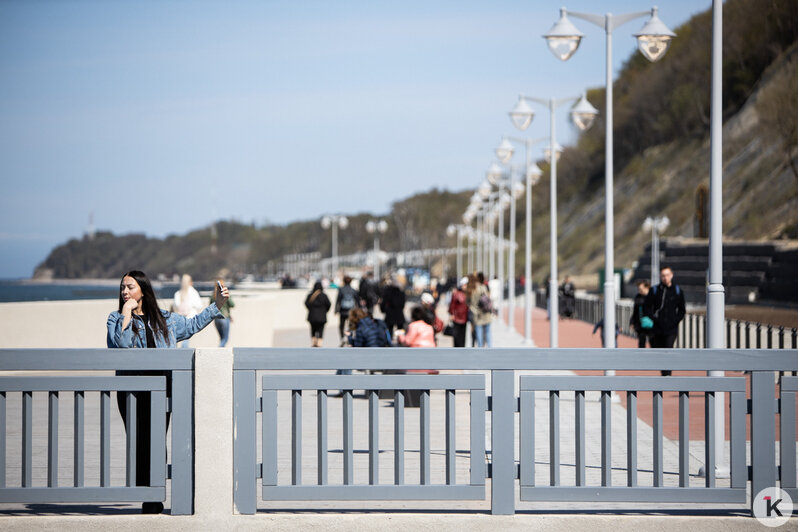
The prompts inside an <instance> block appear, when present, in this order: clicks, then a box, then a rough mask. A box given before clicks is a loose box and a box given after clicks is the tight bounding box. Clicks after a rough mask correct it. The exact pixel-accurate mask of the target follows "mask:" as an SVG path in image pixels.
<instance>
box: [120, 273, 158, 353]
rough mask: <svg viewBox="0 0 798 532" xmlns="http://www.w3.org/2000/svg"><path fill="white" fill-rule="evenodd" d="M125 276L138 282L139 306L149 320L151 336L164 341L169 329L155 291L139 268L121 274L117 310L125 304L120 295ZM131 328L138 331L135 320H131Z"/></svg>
mask: <svg viewBox="0 0 798 532" xmlns="http://www.w3.org/2000/svg"><path fill="white" fill-rule="evenodd" d="M125 277H132V278H133V279H135V280H136V282H137V283H138V284H139V288H141V308H142V309H143V310H144V318H145V319H146V320H147V321H148V322H149V324H150V327H152V334H153V336H160V337H161V338H162V339H163V340H164V342H166V341H167V339H168V338H169V329H168V328H167V326H166V319H165V318H164V317H163V314H162V313H161V309H160V308H159V307H158V300H157V299H156V298H155V291H154V290H153V289H152V283H150V279H149V278H148V277H147V274H145V273H144V272H142V271H140V270H131V271H129V272H127V273H126V274H125V275H123V276H122V280H121V281H120V282H119V312H122V307H123V306H125V298H124V297H122V285H123V283H124V281H125ZM133 330H134V331H136V332H138V327H137V325H136V320H133Z"/></svg>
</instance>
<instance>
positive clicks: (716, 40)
mask: <svg viewBox="0 0 798 532" xmlns="http://www.w3.org/2000/svg"><path fill="white" fill-rule="evenodd" d="M722 54H723V1H722V0H712V89H711V105H710V126H709V128H710V164H709V205H710V207H709V283H708V286H707V347H709V348H710V349H723V348H724V347H726V341H725V338H724V335H723V329H724V321H725V305H726V293H725V290H724V288H723V101H722V95H723V59H722ZM723 375H724V372H723V371H722V370H715V371H710V372H709V376H710V377H722V376H723ZM717 395H718V397H717V398H716V399H715V460H716V461H715V464H716V466H715V474H716V476H718V477H721V476H722V477H728V476H729V467H728V466H727V465H726V459H725V456H724V448H723V447H724V446H723V441H724V438H725V419H724V418H725V416H726V411H725V410H724V407H725V402H724V394H723V393H721V392H719V393H718V394H717ZM704 474H705V475H707V476H709V475H711V472H707V471H704Z"/></svg>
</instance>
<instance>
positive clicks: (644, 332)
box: [629, 279, 652, 349]
mask: <svg viewBox="0 0 798 532" xmlns="http://www.w3.org/2000/svg"><path fill="white" fill-rule="evenodd" d="M650 290H651V283H649V282H648V281H646V280H645V279H643V280H640V281H637V295H635V301H634V307H632V316H631V317H630V318H629V326H630V327H631V328H632V329H634V331H635V333H636V334H637V347H639V348H641V349H642V348H644V347H646V341H647V340H649V337H650V336H651V329H652V327H651V323H652V322H651V318H648V319H643V318H645V317H646V316H645V314H644V307H645V304H646V296H648V292H649V291H650ZM644 325H645V327H644ZM649 341H650V340H649Z"/></svg>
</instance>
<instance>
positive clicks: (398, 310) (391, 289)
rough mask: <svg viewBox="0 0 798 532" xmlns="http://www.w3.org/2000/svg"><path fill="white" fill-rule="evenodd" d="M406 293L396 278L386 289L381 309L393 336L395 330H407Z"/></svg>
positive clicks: (392, 279) (392, 278) (393, 278)
mask: <svg viewBox="0 0 798 532" xmlns="http://www.w3.org/2000/svg"><path fill="white" fill-rule="evenodd" d="M405 301H406V297H405V291H404V289H403V288H402V287H401V285H400V283H399V280H398V279H397V278H396V277H391V282H390V284H388V285H387V286H386V287H385V290H384V291H383V294H382V299H381V303H380V308H381V309H382V312H383V313H384V314H385V324H386V325H387V326H388V329H389V330H390V331H391V334H393V331H394V329H404V328H405V310H404V309H405Z"/></svg>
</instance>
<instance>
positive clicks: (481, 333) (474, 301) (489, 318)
mask: <svg viewBox="0 0 798 532" xmlns="http://www.w3.org/2000/svg"><path fill="white" fill-rule="evenodd" d="M468 307H469V308H470V309H471V313H472V314H473V315H474V329H475V330H476V333H477V346H478V347H493V339H492V338H491V334H490V324H491V322H493V301H492V300H491V296H490V292H489V291H488V287H487V286H485V275H484V274H483V273H482V272H477V275H476V284H475V287H474V288H473V290H472V291H471V293H470V294H469V296H468Z"/></svg>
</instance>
